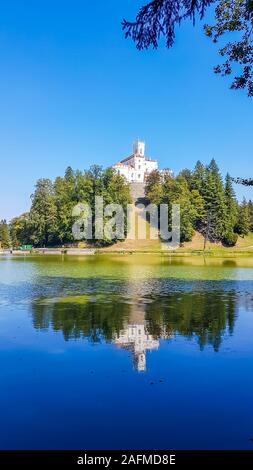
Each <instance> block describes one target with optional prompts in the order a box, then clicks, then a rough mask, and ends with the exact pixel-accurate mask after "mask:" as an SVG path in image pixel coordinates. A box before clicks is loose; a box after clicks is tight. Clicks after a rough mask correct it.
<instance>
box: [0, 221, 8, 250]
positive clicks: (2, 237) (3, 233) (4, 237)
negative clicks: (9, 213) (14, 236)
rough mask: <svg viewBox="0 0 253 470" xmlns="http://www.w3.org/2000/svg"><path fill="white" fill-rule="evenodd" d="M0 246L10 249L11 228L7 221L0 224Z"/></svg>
mask: <svg viewBox="0 0 253 470" xmlns="http://www.w3.org/2000/svg"><path fill="white" fill-rule="evenodd" d="M0 245H1V247H2V248H10V233H9V227H8V224H7V222H6V220H5V219H3V220H1V222H0Z"/></svg>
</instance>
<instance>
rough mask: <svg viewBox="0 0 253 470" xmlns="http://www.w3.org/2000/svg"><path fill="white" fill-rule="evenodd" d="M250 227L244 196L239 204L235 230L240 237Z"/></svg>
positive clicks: (246, 232)
mask: <svg viewBox="0 0 253 470" xmlns="http://www.w3.org/2000/svg"><path fill="white" fill-rule="evenodd" d="M249 229H250V219H249V207H248V204H247V201H246V199H245V198H243V201H242V203H241V204H240V206H239V212H238V219H237V223H236V226H235V231H236V233H238V234H239V235H241V236H242V237H244V236H245V235H248V233H249Z"/></svg>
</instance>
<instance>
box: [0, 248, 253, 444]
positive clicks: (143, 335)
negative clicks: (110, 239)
mask: <svg viewBox="0 0 253 470" xmlns="http://www.w3.org/2000/svg"><path fill="white" fill-rule="evenodd" d="M252 287H253V261H250V260H246V259H245V260H211V259H209V260H207V261H206V262H204V260H203V259H202V258H192V259H183V260H182V259H181V260H176V259H172V260H170V259H166V258H161V257H155V256H153V257H152V256H151V257H150V256H148V255H146V256H142V257H140V256H135V255H133V256H118V257H116V256H111V257H110V258H108V257H107V258H104V257H102V256H100V257H88V258H86V259H84V258H82V259H81V258H78V257H69V258H66V257H65V258H64V257H60V256H59V257H54V256H48V257H46V256H41V257H39V256H38V257H24V258H23V257H16V258H11V257H10V258H6V257H3V256H2V257H0V364H1V366H0V384H1V386H0V417H1V419H0V448H1V449H13V448H14V449H74V448H79V449H85V448H86V449H107V448H110V449H117V448H123V449H127V448H132V449H145V448H146V449H191V448H194V449H196V448H197V449H201V448H203V449H253V442H252V441H251V440H250V439H251V438H253V374H252V362H253V289H252Z"/></svg>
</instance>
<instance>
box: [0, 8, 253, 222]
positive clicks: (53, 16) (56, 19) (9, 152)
mask: <svg viewBox="0 0 253 470" xmlns="http://www.w3.org/2000/svg"><path fill="white" fill-rule="evenodd" d="M142 3H143V2H140V1H135V0H121V1H118V0H108V1H107V2H104V0H97V1H94V2H88V1H86V0H72V1H71V2H70V1H66V0H61V1H59V0H53V1H52V0H51V1H49V0H43V1H42V0H37V1H36V2H34V1H32V0H26V1H22V0H15V1H14V0H10V1H9V2H2V4H1V7H0V64H1V73H0V106H1V108H0V110H1V111H0V162H1V166H0V218H3V217H5V218H7V219H10V218H11V217H13V216H15V215H17V214H20V213H21V212H23V211H25V210H27V209H29V206H30V195H31V193H32V192H33V187H34V183H35V181H36V179H38V178H40V177H49V178H54V177H56V176H57V175H62V174H63V173H64V170H65V168H66V167H67V166H68V165H71V166H72V167H73V168H75V169H77V168H78V169H85V168H88V167H89V166H90V165H91V164H93V163H98V164H101V165H104V166H109V165H111V164H112V163H114V162H115V161H118V160H119V159H120V158H122V157H124V156H126V155H128V154H129V153H130V152H131V146H132V142H133V140H134V139H135V138H136V137H138V136H139V137H140V138H142V139H145V141H146V146H147V154H148V155H149V156H152V157H153V158H157V159H158V160H159V164H160V166H161V167H171V168H172V169H173V170H174V171H175V172H178V171H179V170H180V169H182V168H185V167H188V168H193V166H194V164H195V162H196V161H197V160H198V159H200V160H202V161H203V162H209V161H210V159H211V158H212V157H214V158H215V159H216V160H217V162H218V164H219V166H220V168H221V170H222V172H223V173H224V174H225V173H226V172H227V171H229V172H230V173H231V174H232V175H236V176H237V175H241V176H248V175H251V176H253V161H252V137H251V134H252V105H253V102H252V100H250V99H249V98H247V96H246V93H243V92H234V91H231V90H229V86H228V82H227V80H226V79H222V78H220V77H218V76H216V75H215V74H214V73H213V71H212V67H213V65H216V64H217V62H218V61H219V58H218V56H217V53H216V51H217V48H216V46H215V45H213V44H212V43H211V41H210V40H209V39H207V38H206V37H205V36H204V33H203V31H202V29H201V28H202V26H201V25H197V26H196V27H195V28H192V26H191V25H190V24H189V23H187V24H186V23H185V24H182V25H181V27H180V28H179V30H178V33H177V37H176V43H175V46H174V48H173V49H171V50H169V51H168V50H167V49H166V48H165V46H164V44H163V43H162V44H161V47H160V48H159V49H158V50H157V51H153V50H150V51H144V52H139V51H137V50H136V48H135V46H134V44H133V43H132V42H131V41H130V40H127V41H126V40H125V39H124V35H123V33H122V31H121V25H120V22H121V20H122V18H123V17H126V18H129V19H132V18H133V17H134V13H135V12H136V11H137V9H138V6H139V5H141V4H142ZM236 189H237V193H238V195H239V197H242V195H243V194H245V195H246V196H247V197H250V196H251V197H253V190H252V189H251V190H250V189H249V188H243V187H237V188H236Z"/></svg>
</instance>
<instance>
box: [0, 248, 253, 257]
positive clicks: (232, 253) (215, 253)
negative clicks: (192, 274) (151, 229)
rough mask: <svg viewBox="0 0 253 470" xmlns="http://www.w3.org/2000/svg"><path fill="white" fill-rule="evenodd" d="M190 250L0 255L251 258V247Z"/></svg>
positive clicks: (13, 253) (53, 250)
mask: <svg viewBox="0 0 253 470" xmlns="http://www.w3.org/2000/svg"><path fill="white" fill-rule="evenodd" d="M225 250H226V249H225V248H224V249H223V250H206V251H205V252H204V251H203V250H192V251H176V250H124V249H118V250H117V249H116V250H113V249H111V250H109V249H104V248H94V249H91V248H87V249H78V248H76V249H75V248H69V249H67V248H66V249H56V248H43V249H36V250H32V251H25V250H12V251H10V250H4V251H0V256H36V255H37V256H47V255H51V256H52V255H55V256H84V257H85V256H100V255H103V256H105V255H107V256H112V255H114V256H115V255H122V256H124V255H131V256H132V255H154V256H161V257H173V258H186V257H203V258H205V257H212V258H237V257H244V258H252V259H253V249H252V250H247V249H245V250H229V251H225Z"/></svg>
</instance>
